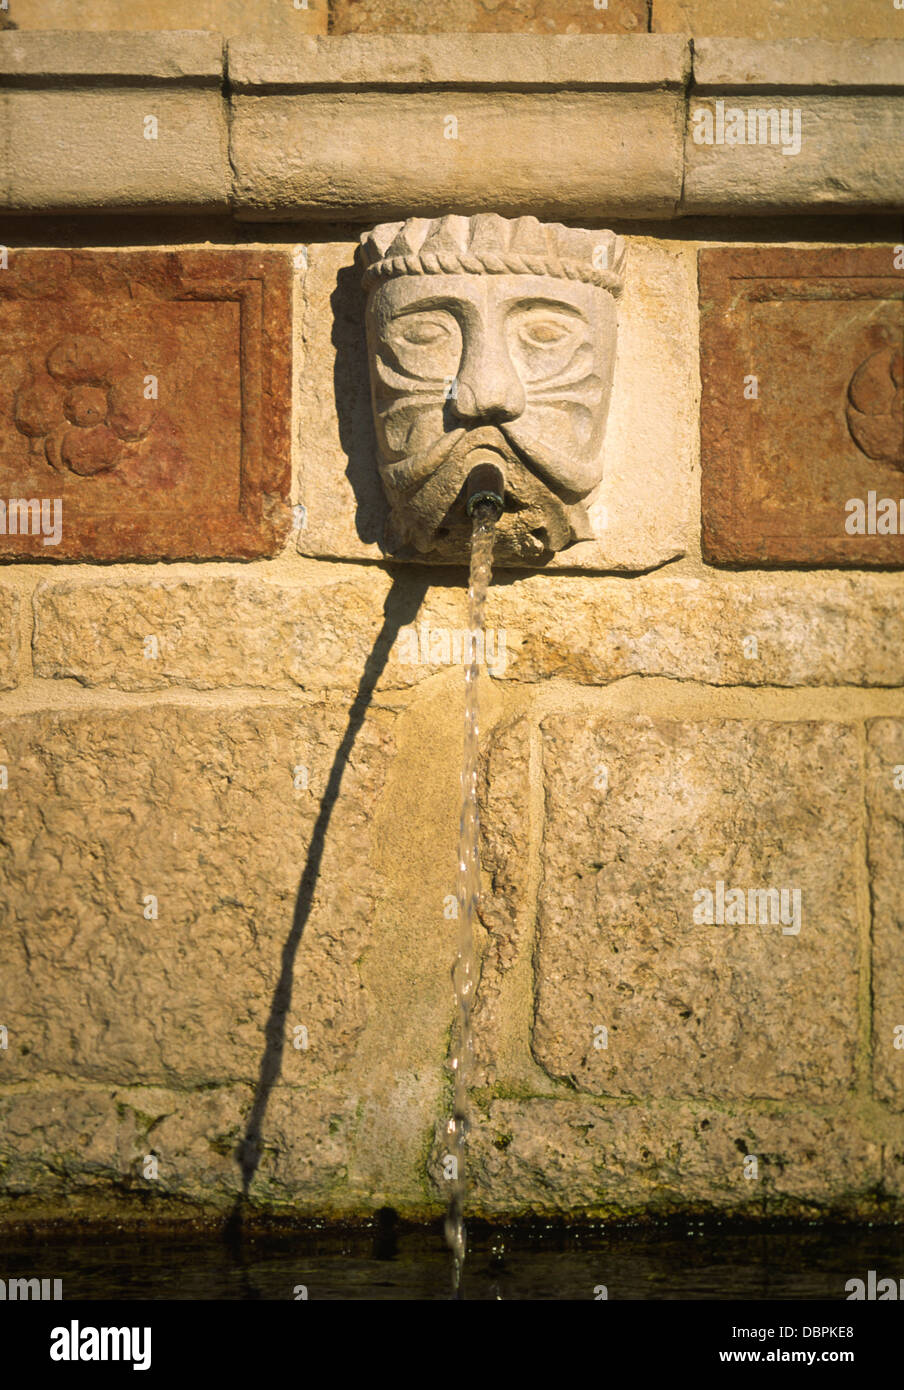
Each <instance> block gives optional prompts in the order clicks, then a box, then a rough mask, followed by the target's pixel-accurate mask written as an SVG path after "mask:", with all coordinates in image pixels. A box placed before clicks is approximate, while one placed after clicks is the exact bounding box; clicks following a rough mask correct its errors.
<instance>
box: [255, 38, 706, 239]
mask: <svg viewBox="0 0 904 1390" xmlns="http://www.w3.org/2000/svg"><path fill="white" fill-rule="evenodd" d="M689 62H690V51H689V47H688V45H687V43H686V41H684V40H682V39H680V38H677V37H668V38H654V37H651V36H650V35H641V36H630V37H623V38H622V37H610V36H608V35H604V36H584V35H579V36H558V37H553V38H541V37H534V36H532V35H519V34H516V35H494V34H477V35H469V36H468V37H467V38H466V39H465V38H463V37H462V36H461V35H456V36H454V37H446V36H439V37H435V38H430V39H422V38H415V37H411V36H406V35H397V36H394V37H391V38H389V37H383V36H359V35H349V36H344V37H337V38H330V39H316V38H314V39H308V40H305V41H304V43H303V44H300V45H299V46H298V47H297V48H296V49H294V50H293V51H292V53H291V54H282V53H276V52H274V51H273V50H269V49H261V48H259V47H257V46H255V45H253V44H249V43H246V42H244V41H242V40H237V41H235V42H232V43H230V45H229V74H230V83H231V85H232V87H233V89H234V93H235V94H234V97H233V125H232V160H233V165H234V167H235V171H236V182H235V205H236V208H237V211H238V214H239V215H240V216H260V215H264V214H266V215H274V214H275V215H277V216H295V215H297V214H298V213H299V212H301V211H302V210H303V211H304V213H305V215H308V216H324V217H329V216H334V215H336V214H337V213H340V212H341V214H342V215H344V216H352V217H354V218H361V219H364V218H366V219H368V220H374V221H378V220H380V219H383V218H393V217H406V216H416V215H418V214H424V215H430V214H433V213H436V212H437V211H441V210H444V209H445V208H447V207H454V208H455V210H456V211H457V212H462V213H468V212H472V211H473V212H479V211H483V210H484V208H485V207H486V205H487V193H488V190H491V200H492V205H493V208H494V210H495V211H497V212H501V213H503V214H517V213H526V212H530V213H533V214H534V215H536V216H538V217H540V218H548V217H579V216H583V215H594V214H596V215H597V216H599V215H605V216H607V217H611V216H615V215H619V214H620V215H623V216H648V215H654V214H655V215H665V216H670V215H671V214H672V213H673V212H674V210H675V207H676V205H677V202H678V198H679V196H680V191H681V150H680V146H681V134H680V132H681V124H682V119H683V114H682V113H683V100H682V93H683V89H684V85H685V82H686V78H687V73H688V70H689ZM627 151H630V157H628V155H627V153H626V152H627Z"/></svg>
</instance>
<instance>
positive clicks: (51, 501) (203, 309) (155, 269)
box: [0, 250, 292, 560]
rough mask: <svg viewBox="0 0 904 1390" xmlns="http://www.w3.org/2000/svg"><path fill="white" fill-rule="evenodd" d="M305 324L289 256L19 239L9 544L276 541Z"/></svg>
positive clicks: (191, 545) (41, 548)
mask: <svg viewBox="0 0 904 1390" xmlns="http://www.w3.org/2000/svg"><path fill="white" fill-rule="evenodd" d="M291 325H292V269H291V262H290V260H289V258H288V257H287V256H286V255H284V254H283V253H282V252H276V251H254V250H224V251H211V250H199V251H196V250H190V251H179V252H174V251H127V252H118V251H12V252H11V253H10V256H9V265H8V268H7V269H6V270H4V271H2V272H0V330H2V334H3V340H4V353H3V356H2V360H0V494H2V498H3V501H4V506H3V508H2V510H0V557H5V556H19V557H22V556H29V557H31V558H33V559H41V560H64V559H82V558H91V559H98V560H122V559H178V558H181V557H187V558H193V559H202V558H204V559H206V558H214V557H223V558H235V559H243V558H248V557H253V556H258V555H270V554H273V553H274V552H275V551H276V550H278V549H279V548H280V546H281V544H282V542H283V539H284V538H285V535H286V533H287V531H288V527H289V509H288V496H289V483H290V473H291V469H290V450H291V409H292V378H291V331H292V327H291ZM12 499H18V502H19V503H20V505H19V506H17V507H16V508H15V509H14V508H13V506H12Z"/></svg>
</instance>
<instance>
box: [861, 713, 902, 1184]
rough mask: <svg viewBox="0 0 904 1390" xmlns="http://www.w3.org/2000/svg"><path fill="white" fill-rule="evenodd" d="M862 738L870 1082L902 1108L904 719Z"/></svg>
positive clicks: (878, 724) (883, 723)
mask: <svg viewBox="0 0 904 1390" xmlns="http://www.w3.org/2000/svg"><path fill="white" fill-rule="evenodd" d="M867 740H868V741H867V774H866V778H867V780H866V790H867V804H868V807H869V837H868V853H869V869H870V901H871V903H872V912H873V981H872V993H873V1010H874V1012H873V1034H872V1036H873V1078H874V1085H875V1089H876V1095H877V1096H878V1097H879V1098H880V1099H881V1100H883V1101H885V1103H886V1104H887V1105H890V1106H891V1107H892V1109H894V1110H904V721H902V720H900V719H874V720H871V721H870V723H869V725H868V731H867ZM901 1161H902V1162H904V1160H901ZM899 1176H900V1177H901V1178H904V1173H902V1174H900V1175H899Z"/></svg>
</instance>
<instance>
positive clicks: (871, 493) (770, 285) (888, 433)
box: [699, 246, 904, 566]
mask: <svg viewBox="0 0 904 1390" xmlns="http://www.w3.org/2000/svg"><path fill="white" fill-rule="evenodd" d="M896 256H897V260H898V261H899V262H900V261H901V259H902V256H901V253H900V249H898V251H897V252H896V249H895V248H894V247H892V246H888V247H878V248H877V247H861V248H856V249H845V250H835V249H806V250H791V249H789V248H785V247H781V248H771V247H767V246H763V247H757V248H749V247H748V248H744V249H743V250H734V249H727V250H726V249H713V250H706V251H701V252H700V265H699V269H700V367H701V375H702V384H703V398H702V403H701V416H700V435H701V452H702V457H701V467H702V492H703V554H704V558H705V559H707V560H710V561H713V562H715V563H726V564H750V565H794V564H800V565H885V566H888V565H894V566H898V565H904V534H902V533H904V266H901V267H900V268H896V266H895V260H896Z"/></svg>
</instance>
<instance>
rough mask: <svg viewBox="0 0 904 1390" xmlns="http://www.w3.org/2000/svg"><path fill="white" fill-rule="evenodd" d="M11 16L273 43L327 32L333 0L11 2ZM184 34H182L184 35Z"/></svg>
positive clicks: (27, 24)
mask: <svg viewBox="0 0 904 1390" xmlns="http://www.w3.org/2000/svg"><path fill="white" fill-rule="evenodd" d="M9 5H10V15H11V17H12V19H13V21H14V22H15V24H16V25H17V26H18V28H19V29H20V30H22V29H25V30H32V29H76V28H78V29H88V30H95V31H97V30H115V31H124V30H139V31H142V35H143V34H144V31H146V30H149V29H163V30H167V29H181V30H185V29H208V30H210V29H212V30H215V31H216V32H217V33H218V34H250V35H253V36H254V37H255V38H256V39H258V40H267V41H269V42H271V43H290V42H291V41H292V40H293V39H295V38H297V36H298V35H299V34H325V33H326V28H327V19H328V14H327V8H328V7H327V0H304V4H302V3H301V0H299V3H298V5H297V6H296V5H295V3H294V0H255V4H254V5H248V4H246V3H245V0H155V4H154V5H153V6H150V5H141V6H136V5H135V4H133V2H132V0H94V3H93V4H92V5H91V6H90V7H89V8H87V7H86V6H85V5H84V3H83V0H9ZM180 37H181V36H180Z"/></svg>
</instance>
